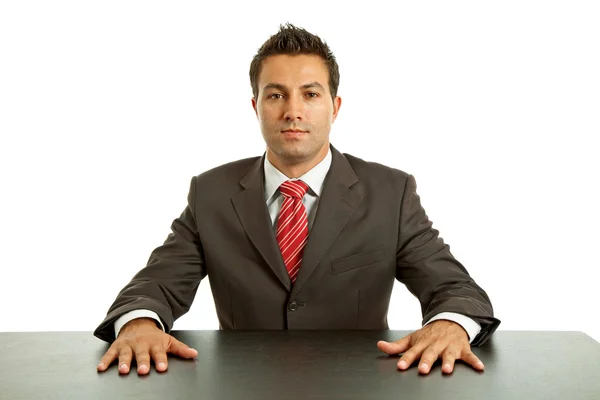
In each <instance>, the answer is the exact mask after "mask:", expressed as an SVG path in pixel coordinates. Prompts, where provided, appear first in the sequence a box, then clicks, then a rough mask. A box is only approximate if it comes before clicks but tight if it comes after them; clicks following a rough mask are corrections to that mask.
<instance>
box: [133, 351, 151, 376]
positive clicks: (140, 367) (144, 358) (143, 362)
mask: <svg viewBox="0 0 600 400" xmlns="http://www.w3.org/2000/svg"><path fill="white" fill-rule="evenodd" d="M135 350H136V351H135V361H136V362H137V371H138V374H140V375H146V374H147V373H148V372H150V354H148V347H147V345H146V346H138V347H137V348H136V349H135Z"/></svg>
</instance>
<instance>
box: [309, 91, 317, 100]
mask: <svg viewBox="0 0 600 400" xmlns="http://www.w3.org/2000/svg"><path fill="white" fill-rule="evenodd" d="M306 95H307V96H308V97H310V98H312V99H314V98H315V97H319V94H318V93H314V92H310V93H307V94H306Z"/></svg>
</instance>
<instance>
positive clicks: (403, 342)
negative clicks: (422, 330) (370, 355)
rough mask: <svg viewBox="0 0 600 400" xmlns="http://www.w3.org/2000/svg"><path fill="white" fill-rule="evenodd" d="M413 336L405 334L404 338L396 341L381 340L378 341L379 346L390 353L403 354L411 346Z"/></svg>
mask: <svg viewBox="0 0 600 400" xmlns="http://www.w3.org/2000/svg"><path fill="white" fill-rule="evenodd" d="M411 336H412V334H411V335H408V336H405V337H403V338H402V339H400V340H397V341H395V342H386V341H383V340H380V341H379V342H377V347H378V348H379V350H381V351H383V352H384V353H386V354H388V355H396V354H401V353H404V352H405V351H406V350H408V349H409V348H410V339H411Z"/></svg>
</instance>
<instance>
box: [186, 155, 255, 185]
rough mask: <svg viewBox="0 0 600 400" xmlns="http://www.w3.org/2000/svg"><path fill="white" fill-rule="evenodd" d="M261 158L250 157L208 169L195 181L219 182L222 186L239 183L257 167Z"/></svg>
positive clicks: (196, 177)
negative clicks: (228, 183) (250, 170)
mask: <svg viewBox="0 0 600 400" xmlns="http://www.w3.org/2000/svg"><path fill="white" fill-rule="evenodd" d="M258 160H260V157H249V158H244V159H241V160H236V161H231V162H228V163H226V164H223V165H219V166H217V167H214V168H211V169H208V170H206V171H204V172H202V173H200V174H198V175H196V176H194V179H195V180H196V181H197V182H200V183H209V182H213V181H214V182H219V183H221V184H223V183H227V182H232V183H239V181H240V180H241V179H242V178H243V177H244V176H245V175H246V174H247V173H248V170H249V169H250V168H252V167H253V166H255V165H256V162H257V161H258Z"/></svg>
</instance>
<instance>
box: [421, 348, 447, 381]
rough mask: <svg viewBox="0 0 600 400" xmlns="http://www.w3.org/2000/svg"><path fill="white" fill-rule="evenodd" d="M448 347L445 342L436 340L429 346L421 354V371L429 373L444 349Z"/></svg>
mask: <svg viewBox="0 0 600 400" xmlns="http://www.w3.org/2000/svg"><path fill="white" fill-rule="evenodd" d="M446 347H447V345H446V344H445V343H442V342H434V343H432V344H431V345H430V346H429V347H427V348H426V349H425V350H424V351H423V354H422V355H421V361H420V362H419V372H421V373H423V374H427V373H429V371H431V367H432V366H433V363H435V362H436V360H437V359H438V357H439V356H440V354H441V353H442V351H443V350H444V349H445V348H446Z"/></svg>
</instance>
